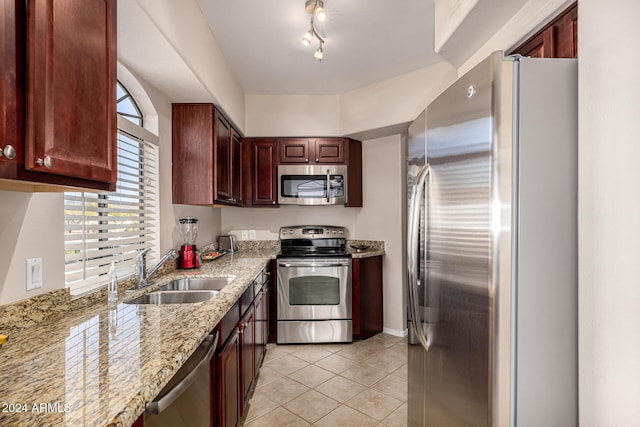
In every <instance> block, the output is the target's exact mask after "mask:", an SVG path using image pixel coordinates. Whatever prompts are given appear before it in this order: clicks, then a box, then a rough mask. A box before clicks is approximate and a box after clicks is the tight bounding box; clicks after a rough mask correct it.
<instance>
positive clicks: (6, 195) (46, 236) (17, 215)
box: [0, 191, 64, 305]
mask: <svg viewBox="0 0 640 427" xmlns="http://www.w3.org/2000/svg"><path fill="white" fill-rule="evenodd" d="M63 209H64V204H63V197H62V194H56V193H53V194H45V193H39V194H31V193H20V192H11V191H0V242H2V244H1V245H0V305H2V304H6V303H9V302H12V301H18V300H21V299H24V298H28V297H33V296H36V295H39V294H42V293H45V292H48V291H52V290H55V289H59V288H62V287H64V241H63V233H64V221H63V219H64V215H63ZM28 258H42V288H40V289H35V290H33V291H29V292H28V293H27V291H26V283H25V281H26V260H27V259H28Z"/></svg>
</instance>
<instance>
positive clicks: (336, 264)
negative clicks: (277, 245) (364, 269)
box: [278, 261, 349, 268]
mask: <svg viewBox="0 0 640 427" xmlns="http://www.w3.org/2000/svg"><path fill="white" fill-rule="evenodd" d="M348 266H349V262H348V261H345V262H342V263H339V262H334V263H331V264H322V263H313V262H311V263H309V262H295V263H293V262H280V263H278V267H286V268H290V267H348Z"/></svg>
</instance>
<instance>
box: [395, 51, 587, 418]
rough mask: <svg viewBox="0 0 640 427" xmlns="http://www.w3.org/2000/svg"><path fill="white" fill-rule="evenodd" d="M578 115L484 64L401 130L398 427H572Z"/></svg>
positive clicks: (559, 90)
mask: <svg viewBox="0 0 640 427" xmlns="http://www.w3.org/2000/svg"><path fill="white" fill-rule="evenodd" d="M577 113H578V111H577V63H576V61H575V60H571V59H532V58H520V57H503V55H502V53H501V52H496V53H494V54H492V55H491V56H490V57H489V58H487V59H486V60H484V61H483V62H481V63H480V64H479V65H477V66H476V67H475V68H473V69H472V70H471V71H469V72H468V73H466V74H465V75H464V76H462V77H460V78H459V79H458V80H457V81H456V82H455V83H454V84H453V85H451V86H450V87H449V88H448V89H447V90H445V91H444V92H443V93H442V94H441V95H440V96H439V97H438V98H436V99H435V100H434V101H433V102H432V103H431V104H430V105H429V106H428V107H427V109H426V110H425V112H424V113H423V114H422V115H421V116H420V117H419V118H418V119H417V120H416V121H415V122H414V123H413V124H412V125H411V127H410V128H409V144H408V147H409V149H408V151H409V153H408V175H409V176H408V190H409V194H408V223H407V269H408V280H407V282H408V290H407V295H408V298H407V300H408V318H409V325H408V326H409V339H408V343H409V344H408V347H409V349H408V366H409V368H408V369H409V381H408V383H409V384H408V387H409V390H408V425H409V426H411V427H413V426H429V427H437V426H446V427H455V426H519V427H528V426H531V427H534V426H535V427H539V426H545V427H554V426H557V427H570V426H576V425H577V423H578V421H577V419H578V418H577V417H578V369H577V364H578V355H577V341H578V335H577V329H578V326H577V323H578V318H577V305H578V301H577V300H578V298H577V251H578V247H577V185H578V184H577Z"/></svg>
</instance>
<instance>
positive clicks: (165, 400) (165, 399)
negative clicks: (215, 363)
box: [146, 332, 218, 414]
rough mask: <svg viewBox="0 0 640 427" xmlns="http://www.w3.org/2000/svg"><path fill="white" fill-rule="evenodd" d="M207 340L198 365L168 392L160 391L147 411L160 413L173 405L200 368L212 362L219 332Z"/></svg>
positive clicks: (209, 336)
mask: <svg viewBox="0 0 640 427" xmlns="http://www.w3.org/2000/svg"><path fill="white" fill-rule="evenodd" d="M206 341H208V343H207V344H206V346H207V350H206V353H205V355H204V356H203V357H202V359H200V360H199V361H198V363H197V364H196V366H195V367H194V368H193V369H192V370H191V371H190V372H189V373H188V374H187V375H186V376H185V377H184V378H183V379H182V381H180V382H179V383H178V384H176V385H175V386H173V387H172V388H171V390H169V391H168V392H166V393H162V392H160V394H161V395H162V397H160V398H159V399H157V400H155V399H154V400H153V402H151V403H150V404H149V406H147V409H146V411H147V412H149V413H151V414H159V413H161V412H162V411H164V410H165V409H167V408H168V407H169V406H171V404H172V403H173V402H174V401H175V400H176V399H177V398H179V397H180V396H181V395H182V393H184V392H185V391H186V390H187V389H188V388H189V386H190V385H191V384H192V383H193V381H194V380H195V379H196V378H197V376H198V371H199V370H200V368H202V366H203V365H204V364H209V363H210V362H211V358H212V357H213V353H214V352H215V351H216V346H217V345H218V333H217V332H216V333H215V334H212V335H208V336H207V338H205V342H206ZM203 344H204V342H203Z"/></svg>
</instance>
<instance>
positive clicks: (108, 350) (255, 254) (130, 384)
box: [0, 249, 275, 427]
mask: <svg viewBox="0 0 640 427" xmlns="http://www.w3.org/2000/svg"><path fill="white" fill-rule="evenodd" d="M274 255H275V252H274V250H273V249H271V250H262V251H261V250H257V251H250V252H246V253H243V252H239V253H237V254H235V255H232V254H227V255H225V256H223V257H221V258H219V259H217V260H215V261H212V262H206V263H203V265H202V267H201V268H199V269H198V270H193V271H181V270H177V271H175V272H172V273H169V274H166V275H164V276H162V277H158V278H154V280H152V285H151V286H149V287H148V288H145V289H144V290H143V291H137V292H134V293H124V292H121V293H120V299H119V301H118V303H117V304H112V305H108V304H107V302H106V298H102V299H100V300H98V301H96V302H94V303H92V304H89V305H87V306H81V307H79V308H77V309H73V310H70V311H69V312H67V313H66V314H64V315H62V316H58V317H57V318H53V319H51V320H46V319H45V320H43V321H40V322H39V323H36V324H34V325H30V326H29V327H23V328H22V329H17V330H14V331H11V332H10V334H9V335H10V336H9V342H8V343H7V344H5V345H3V346H2V347H1V348H0V366H1V367H2V369H1V371H0V425H2V426H10V425H20V426H23V425H38V426H74V427H75V426H79V425H83V426H105V425H106V426H129V425H131V424H132V423H133V422H134V421H135V420H136V419H137V418H138V416H139V415H140V414H142V413H143V411H144V408H145V407H146V406H147V405H148V404H149V403H150V402H151V401H152V399H153V398H154V397H155V396H156V395H157V394H158V392H159V391H160V390H161V389H162V387H164V385H165V384H166V383H167V382H168V381H169V379H170V378H171V377H172V376H173V375H174V374H175V373H176V372H177V371H178V369H179V368H180V367H181V366H182V364H183V363H184V362H185V361H186V360H187V359H188V358H189V356H190V355H191V353H193V351H194V350H195V349H196V348H197V347H198V345H199V344H200V343H201V342H202V341H203V340H204V338H205V337H206V336H207V334H208V333H209V332H210V331H211V330H212V329H213V328H214V327H215V325H216V324H217V323H218V322H219V321H220V319H222V317H223V316H224V315H225V314H226V313H227V311H228V310H229V309H230V308H231V306H232V305H233V304H234V303H235V302H236V301H237V300H238V298H239V297H240V296H241V295H242V293H243V292H244V290H245V289H246V288H247V287H248V286H249V284H250V283H251V282H252V281H253V279H254V278H255V276H256V274H258V273H259V272H260V270H261V269H262V268H263V267H265V266H266V265H267V263H268V262H269V260H270V259H271V258H272V257H273V256H274ZM185 276H200V277H215V276H235V279H234V280H233V281H232V282H231V283H230V284H229V285H227V286H226V287H225V288H223V289H222V290H221V291H220V293H219V294H218V295H216V296H215V297H214V298H213V299H211V300H209V301H205V302H202V303H195V304H177V305H153V304H140V305H133V304H125V303H124V301H128V300H131V299H133V298H134V297H137V296H138V295H141V294H142V293H146V292H150V291H152V290H154V289H155V288H157V287H158V286H159V285H161V284H163V283H166V282H168V281H171V280H173V279H176V278H180V277H185Z"/></svg>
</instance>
